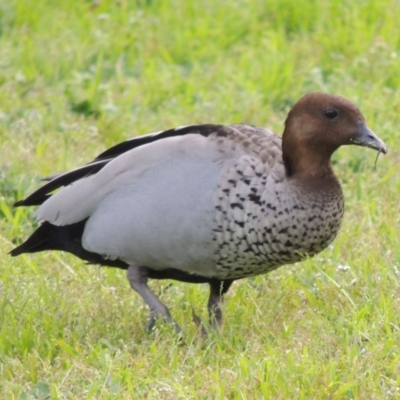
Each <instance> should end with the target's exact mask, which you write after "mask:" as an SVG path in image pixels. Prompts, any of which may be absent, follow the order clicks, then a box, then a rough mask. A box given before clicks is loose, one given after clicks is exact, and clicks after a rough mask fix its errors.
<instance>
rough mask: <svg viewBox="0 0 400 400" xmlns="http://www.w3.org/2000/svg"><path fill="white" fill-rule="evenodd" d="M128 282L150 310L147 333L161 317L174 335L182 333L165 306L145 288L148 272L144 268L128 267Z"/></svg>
mask: <svg viewBox="0 0 400 400" xmlns="http://www.w3.org/2000/svg"><path fill="white" fill-rule="evenodd" d="M127 275H128V280H129V283H130V285H131V288H132V289H133V290H135V291H136V292H137V293H138V294H139V295H140V296H141V297H142V299H143V300H144V301H145V303H146V304H147V305H148V307H149V308H150V318H149V321H148V323H147V326H146V330H147V331H151V330H152V329H153V327H154V324H155V322H156V320H157V319H158V318H159V317H163V318H164V319H165V320H166V321H167V322H168V323H169V324H171V325H172V326H173V328H174V329H175V331H176V333H178V334H180V333H182V329H181V328H180V326H179V325H178V324H177V323H176V322H175V321H174V320H173V318H172V317H171V314H170V312H169V310H168V308H167V307H166V305H165V304H164V303H163V302H162V301H161V300H160V299H159V298H158V297H157V296H156V295H155V294H154V293H153V292H152V291H151V290H150V288H149V287H148V286H147V280H148V270H147V268H145V267H137V266H136V265H130V266H129V268H128V271H127Z"/></svg>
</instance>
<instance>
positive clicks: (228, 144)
mask: <svg viewBox="0 0 400 400" xmlns="http://www.w3.org/2000/svg"><path fill="white" fill-rule="evenodd" d="M344 145H357V146H363V147H369V148H371V149H374V150H376V151H378V155H379V153H384V154H386V152H387V146H386V145H385V144H384V142H383V141H382V140H381V139H380V138H379V137H378V136H377V135H376V134H375V133H374V132H373V131H372V130H371V129H370V128H369V127H368V125H367V123H366V121H365V118H364V116H363V115H362V113H361V111H360V110H359V109H358V108H357V107H356V106H355V105H354V104H353V103H352V102H351V101H349V100H347V99H346V98H344V97H341V96H336V95H331V94H327V93H319V92H315V93H309V94H306V95H305V96H303V97H302V98H301V99H300V100H298V101H297V102H296V103H295V104H294V105H293V107H292V108H291V110H290V111H289V113H288V115H287V117H286V120H285V124H284V130H283V135H282V137H279V136H277V135H276V134H274V133H272V132H271V131H270V130H268V129H266V128H263V127H257V126H252V125H248V124H226V125H223V124H221V125H218V124H199V125H190V126H183V127H178V128H173V129H169V130H165V131H161V132H157V133H152V134H148V135H144V136H138V137H134V138H133V139H129V140H126V141H124V142H122V143H119V144H117V145H115V146H113V147H111V148H109V149H108V150H106V151H104V152H103V153H101V154H100V155H98V156H97V157H96V158H95V159H94V160H93V161H91V162H89V163H88V164H86V165H83V166H81V167H78V168H76V169H74V170H72V171H69V172H66V173H63V174H58V175H53V176H51V177H50V178H48V179H47V181H46V183H45V184H43V186H42V187H40V188H39V189H37V190H36V191H35V192H33V193H32V194H30V195H29V196H27V197H26V198H25V199H24V200H20V201H18V202H17V203H15V204H14V206H16V207H20V206H39V208H37V209H36V211H35V212H34V216H35V217H36V219H37V221H38V223H39V226H38V227H37V229H36V230H35V231H34V232H33V233H32V235H31V236H30V237H29V238H28V239H27V240H26V241H24V242H23V243H22V244H20V245H19V246H17V247H15V248H14V249H13V250H12V251H11V252H10V254H11V256H13V257H15V256H19V255H21V254H23V253H36V252H41V251H47V250H56V251H65V252H69V253H72V254H73V255H75V256H77V257H78V258H80V259H82V260H84V261H86V262H87V263H89V264H97V265H100V266H107V267H115V268H120V269H124V270H126V271H127V278H128V280H129V283H130V286H131V287H132V289H133V290H134V291H135V292H137V293H138V294H139V295H140V296H141V298H142V299H143V301H144V302H145V303H146V305H147V306H148V307H149V309H150V316H149V320H148V323H147V326H146V328H147V330H152V329H153V327H154V324H155V322H156V321H157V320H158V319H160V318H161V319H164V320H166V321H167V322H168V323H170V324H171V325H172V326H173V327H174V328H175V330H176V331H177V332H179V333H180V332H182V329H181V327H180V326H179V325H178V324H177V323H176V321H175V320H174V319H173V317H172V316H171V313H170V311H169V309H168V307H167V306H166V305H165V304H164V303H163V302H162V301H161V299H160V298H159V297H158V296H157V295H156V294H155V293H154V292H153V291H152V290H151V289H150V288H149V286H148V281H149V280H151V279H172V280H177V281H181V282H187V283H207V284H208V285H209V287H210V294H209V299H208V305H207V308H208V313H209V319H210V325H211V326H212V327H214V328H216V329H217V330H219V329H220V328H221V326H222V323H223V316H222V314H223V312H222V302H223V298H224V296H225V295H226V293H227V291H228V289H229V288H230V286H231V285H232V283H233V282H234V281H236V280H239V279H243V278H248V277H253V276H256V275H261V274H266V273H269V272H271V271H273V270H275V269H276V268H278V267H280V266H283V265H286V264H292V263H296V262H299V261H302V260H304V259H306V258H309V257H313V256H314V255H316V254H317V253H319V252H321V251H322V250H324V249H325V248H326V247H327V246H329V245H330V244H331V243H332V241H333V240H334V239H335V237H336V236H337V234H338V232H339V230H340V227H341V225H342V221H343V215H344V199H343V192H342V189H341V185H340V183H339V180H338V178H337V177H336V175H335V173H334V171H333V168H332V163H331V156H332V154H333V153H334V152H335V151H336V150H337V149H338V148H339V147H341V146H344Z"/></svg>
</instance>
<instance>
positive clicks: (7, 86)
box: [0, 0, 400, 400]
mask: <svg viewBox="0 0 400 400" xmlns="http://www.w3.org/2000/svg"><path fill="white" fill-rule="evenodd" d="M399 21H400V2H398V1H395V0H381V1H379V2H378V1H374V0H353V1H347V0H346V1H345V0H332V1H328V0H320V1H316V0H311V1H308V2H299V1H296V0H282V1H265V0H231V1H229V2H223V1H206V0H197V1H191V0H188V1H185V0H176V1H172V0H171V1H162V0H160V1H157V0H147V1H145V0H143V1H141V0H136V1H127V0H120V1H111V0H109V1H106V0H103V1H77V0H70V1H59V2H54V1H51V0H35V1H34V0H8V1H6V0H0V258H1V268H0V306H1V314H0V393H1V394H0V398H1V399H21V400H22V399H23V400H25V399H79V400H81V399H96V400H97V399H142V398H143V399H144V398H145V399H262V398H264V399H274V400H275V399H362V400H365V399H398V398H400V240H399V234H398V232H400V213H399V209H400V207H399V194H400V172H399V163H400V150H399V144H400V142H399V139H398V129H399V126H400V90H399V89H400V30H399ZM316 90H318V91H324V92H329V93H333V94H340V95H343V96H345V97H347V98H349V99H351V100H352V101H353V102H355V103H356V104H357V105H358V106H359V107H360V109H361V110H362V111H363V114H364V115H365V117H366V119H367V121H368V124H369V126H370V127H371V128H372V129H373V130H374V131H375V132H376V133H377V134H378V135H379V136H380V138H381V139H382V140H384V141H385V142H386V144H387V145H388V146H389V153H388V155H387V156H380V158H379V160H378V162H377V165H376V168H374V163H375V157H376V154H375V153H374V152H373V151H371V150H368V149H363V148H359V147H354V146H351V147H347V148H341V149H340V150H339V151H338V152H337V153H336V154H335V157H334V168H335V171H336V173H337V175H338V176H339V178H340V180H341V182H342V185H343V190H344V193H345V198H346V215H345V221H344V224H343V227H342V230H341V233H340V235H339V237H338V238H337V239H336V240H335V242H334V243H333V245H331V246H330V247H329V248H328V249H326V250H325V251H324V252H322V253H320V254H319V255H318V256H316V257H315V258H313V259H310V260H307V261H305V262H302V263H298V264H295V265H291V266H285V267H282V268H280V269H278V270H277V271H275V272H273V273H271V274H269V275H265V276H260V277H256V278H252V279H247V280H243V281H239V282H236V283H235V284H234V285H233V288H232V289H231V290H230V292H229V293H228V295H227V298H226V302H225V325H224V329H223V332H222V333H221V334H220V335H219V334H217V333H211V334H210V335H209V336H208V337H202V336H201V335H200V334H199V332H198V329H197V327H196V325H195V324H194V322H193V318H192V310H194V311H195V312H196V314H198V315H200V316H201V317H202V318H206V301H207V296H208V287H207V286H206V285H190V284H181V283H177V282H172V281H171V282H170V281H167V282H162V281H161V282H160V281H154V282H152V283H151V285H152V287H153V288H154V289H155V290H156V292H157V293H161V296H162V299H163V300H164V301H165V302H166V304H168V305H169V306H170V308H171V312H172V313H173V315H174V317H175V318H176V319H177V321H178V323H179V324H180V325H181V326H182V328H183V329H184V342H183V343H182V342H181V341H179V339H178V338H177V336H176V334H175V333H174V331H173V330H172V329H171V328H170V327H169V326H168V325H166V324H163V323H162V322H158V323H157V325H156V329H155V330H154V331H153V332H151V333H147V332H146V331H145V329H144V325H145V322H146V319H147V309H146V308H145V307H144V305H143V302H142V301H141V299H140V298H139V297H138V296H137V295H136V294H135V293H134V292H133V291H132V290H131V289H130V287H129V284H128V281H127V279H126V277H125V273H124V272H123V271H120V270H115V269H100V268H99V267H97V266H87V265H85V264H84V263H83V262H81V261H80V260H78V259H76V258H73V257H72V256H69V255H66V254H63V253H40V254H35V255H27V256H21V257H18V258H11V257H9V256H8V255H7V253H8V252H9V251H10V250H11V249H12V248H13V246H14V245H16V244H18V243H20V242H21V241H22V240H23V239H24V238H26V236H27V235H28V234H29V233H30V232H31V231H32V229H33V227H34V226H35V224H36V222H35V221H34V219H33V217H32V211H33V210H32V209H22V208H19V209H14V208H12V204H13V203H14V202H15V201H16V200H17V199H21V198H22V197H23V196H25V195H27V194H29V193H30V192H31V191H32V190H34V189H35V188H37V187H38V186H39V185H40V178H41V177H45V176H48V175H50V174H53V173H57V172H61V171H65V170H68V169H70V168H73V167H75V166H77V165H80V164H83V163H86V162H88V161H90V160H91V159H93V157H94V156H96V155H97V154H99V153H100V152H101V151H103V150H104V149H106V148H107V147H109V146H111V145H113V144H115V143H117V142H119V141H122V140H124V139H126V138H129V137H133V136H136V135H141V134H144V133H148V132H152V131H158V130H162V129H166V128H170V127H173V126H177V125H186V124H192V123H201V122H210V123H232V122H243V121H244V122H249V123H252V124H257V125H263V126H267V127H269V128H272V129H273V130H274V131H276V132H277V133H281V132H282V130H283V122H284V118H285V115H286V113H287V112H288V110H289V109H290V106H291V105H292V104H293V103H294V102H295V101H296V100H297V99H298V98H299V97H300V96H302V95H303V94H305V93H308V92H311V91H316Z"/></svg>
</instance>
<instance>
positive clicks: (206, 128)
mask: <svg viewBox="0 0 400 400" xmlns="http://www.w3.org/2000/svg"><path fill="white" fill-rule="evenodd" d="M222 127H223V125H212V124H206V125H190V126H184V127H181V128H173V129H169V130H167V131H162V132H159V133H153V134H149V135H145V136H139V137H135V138H133V139H129V140H127V141H125V142H122V143H119V144H117V145H115V146H113V147H111V148H109V149H108V150H106V151H104V152H103V153H101V154H100V155H98V156H97V157H96V158H95V159H94V160H93V161H91V162H90V163H88V164H86V165H84V166H83V167H79V168H77V169H74V170H72V171H69V172H66V173H64V174H60V175H55V176H53V177H48V178H45V179H44V180H46V181H47V183H46V184H44V185H43V186H42V187H40V188H39V189H38V190H36V191H35V192H33V193H32V194H30V195H29V196H28V197H27V198H26V199H24V200H20V201H17V202H16V203H15V204H14V207H20V206H38V205H40V204H43V203H44V202H45V201H46V200H47V199H48V198H49V197H51V192H53V191H54V190H56V189H59V188H60V187H62V186H67V185H70V184H71V183H73V182H75V181H77V180H79V179H82V178H84V177H86V176H89V175H93V174H95V173H97V172H98V171H100V170H101V169H102V168H103V167H104V166H105V165H107V164H108V163H109V162H110V161H112V160H113V159H114V158H116V157H118V156H120V155H121V154H123V153H126V152H127V151H129V150H132V149H134V148H135V147H139V146H143V145H145V144H148V143H151V142H155V141H156V140H161V139H165V138H168V137H173V136H182V135H187V134H189V133H197V134H200V135H202V136H208V135H210V134H211V133H213V132H216V131H217V130H219V129H220V128H222Z"/></svg>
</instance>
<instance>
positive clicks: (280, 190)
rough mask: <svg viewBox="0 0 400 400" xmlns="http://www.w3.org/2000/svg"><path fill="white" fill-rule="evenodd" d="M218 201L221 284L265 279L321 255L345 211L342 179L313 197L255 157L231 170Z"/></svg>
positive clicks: (246, 158)
mask: <svg viewBox="0 0 400 400" xmlns="http://www.w3.org/2000/svg"><path fill="white" fill-rule="evenodd" d="M214 202H215V228H214V230H213V234H214V243H215V268H216V270H215V275H216V277H218V278H219V279H238V278H242V277H246V276H251V275H258V274H263V273H266V272H269V271H271V270H273V269H275V268H277V267H279V266H280V265H283V264H288V263H294V262H297V261H300V260H302V259H304V258H305V257H309V256H313V255H315V254H316V253H318V252H320V251H321V250H323V249H324V248H325V247H327V246H328V245H329V244H330V243H331V242H332V241H333V239H334V238H335V237H336V235H337V233H338V231H339V229H340V226H341V223H342V219H343V212H344V201H343V194H342V190H341V188H340V184H339V182H338V181H337V180H336V179H334V180H333V182H332V185H331V186H330V187H327V188H325V189H324V190H323V191H317V192H315V191H314V192H309V191H308V190H306V189H305V188H303V187H301V185H299V184H298V183H297V182H296V181H295V180H291V179H290V178H287V177H286V175H285V173H284V170H283V166H282V164H278V165H276V167H274V168H273V169H272V170H270V169H269V168H268V166H265V165H264V164H263V163H262V162H260V161H259V160H257V159H255V158H253V157H251V156H244V157H242V158H241V159H240V160H239V161H238V162H237V163H236V165H235V166H234V167H231V168H229V169H228V170H227V171H225V179H223V180H221V183H220V184H219V186H218V190H217V192H216V194H215V198H214Z"/></svg>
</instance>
